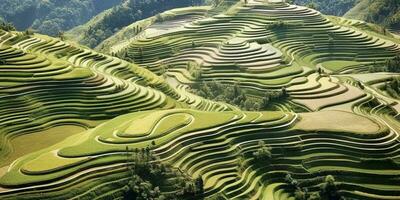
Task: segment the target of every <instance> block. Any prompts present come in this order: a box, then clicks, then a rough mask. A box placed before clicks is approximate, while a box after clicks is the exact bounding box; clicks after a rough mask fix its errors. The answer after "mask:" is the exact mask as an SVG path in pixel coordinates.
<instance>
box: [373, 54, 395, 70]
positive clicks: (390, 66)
mask: <svg viewBox="0 0 400 200" xmlns="http://www.w3.org/2000/svg"><path fill="white" fill-rule="evenodd" d="M368 71H369V72H393V73H400V55H397V56H396V57H394V58H392V59H387V60H386V61H385V62H379V63H378V62H376V61H375V62H374V63H373V64H372V65H371V66H370V68H369V69H368Z"/></svg>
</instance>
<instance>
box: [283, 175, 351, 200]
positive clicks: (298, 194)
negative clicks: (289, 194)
mask: <svg viewBox="0 0 400 200" xmlns="http://www.w3.org/2000/svg"><path fill="white" fill-rule="evenodd" d="M285 183H286V185H287V187H288V189H289V190H290V191H293V192H294V198H295V199H296V200H344V197H342V196H340V194H339V192H338V191H339V189H338V185H337V184H336V183H335V178H334V177H333V176H332V175H328V176H326V177H325V178H324V181H323V183H322V184H321V185H320V190H319V191H317V192H309V191H308V189H307V188H305V187H301V184H300V182H299V181H298V180H296V179H294V178H293V177H292V175H291V174H287V175H286V177H285Z"/></svg>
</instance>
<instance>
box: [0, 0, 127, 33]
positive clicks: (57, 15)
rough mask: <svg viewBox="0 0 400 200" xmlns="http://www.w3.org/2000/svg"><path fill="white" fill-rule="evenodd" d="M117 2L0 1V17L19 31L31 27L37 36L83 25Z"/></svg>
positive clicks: (82, 0) (79, 0)
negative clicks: (11, 23)
mask: <svg viewBox="0 0 400 200" xmlns="http://www.w3.org/2000/svg"><path fill="white" fill-rule="evenodd" d="M120 2H121V0H107V1H103V0H68V1H60V0H46V1H42V0H2V2H1V4H0V17H2V18H4V19H5V20H7V21H10V22H13V23H14V24H15V26H16V27H17V28H18V29H20V30H25V29H27V28H30V27H31V28H34V29H35V30H37V31H38V32H40V33H44V34H49V35H53V36H54V35H56V34H57V33H58V32H59V31H65V30H68V29H70V28H72V27H75V26H77V25H80V24H83V23H85V22H86V21H88V20H89V19H91V18H92V17H93V16H95V15H96V14H98V13H99V12H101V11H103V10H105V9H108V8H110V7H112V6H114V5H116V4H118V3H120Z"/></svg>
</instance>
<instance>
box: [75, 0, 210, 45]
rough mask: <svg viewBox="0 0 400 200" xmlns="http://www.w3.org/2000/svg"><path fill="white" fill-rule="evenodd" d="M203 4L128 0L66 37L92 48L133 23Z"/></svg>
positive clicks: (188, 0) (199, 1)
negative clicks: (181, 8) (166, 12)
mask: <svg viewBox="0 0 400 200" xmlns="http://www.w3.org/2000/svg"><path fill="white" fill-rule="evenodd" d="M203 2H204V1H203V0H194V1H193V0H172V1H166V0H154V1H151V2H148V1H136V0H128V1H124V2H123V3H122V4H120V5H118V6H115V7H114V8H112V9H110V10H107V11H104V12H103V13H100V14H99V15H98V16H96V17H95V18H94V19H93V20H91V21H89V22H88V23H87V24H84V25H82V26H78V27H76V28H74V29H72V30H70V31H68V33H67V35H70V38H71V39H73V40H75V41H76V42H79V43H81V44H83V45H86V46H89V47H92V48H94V47H96V46H97V45H98V44H100V43H101V42H102V41H104V40H105V39H107V38H108V37H110V36H112V35H113V34H115V33H116V32H117V31H119V30H120V29H122V28H124V27H125V26H127V25H129V24H131V23H133V22H135V21H139V20H142V19H145V18H148V17H151V16H154V15H156V14H157V13H161V12H164V11H166V10H170V9H172V8H179V7H187V6H190V5H198V4H202V3H203ZM160 5H163V6H160Z"/></svg>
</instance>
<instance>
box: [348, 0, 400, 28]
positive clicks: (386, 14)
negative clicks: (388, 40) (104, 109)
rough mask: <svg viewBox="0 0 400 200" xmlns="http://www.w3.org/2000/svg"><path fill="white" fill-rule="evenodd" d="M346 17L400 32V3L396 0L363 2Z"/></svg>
mask: <svg viewBox="0 0 400 200" xmlns="http://www.w3.org/2000/svg"><path fill="white" fill-rule="evenodd" d="M344 16H345V17H347V18H351V19H358V20H363V21H367V22H371V23H375V24H380V25H382V26H385V27H387V28H392V29H395V30H399V29H400V2H399V1H396V0H376V1H372V0H362V1H360V2H359V3H358V4H357V5H356V6H355V7H354V8H352V9H351V10H349V11H348V12H347V13H346V14H345V15H344Z"/></svg>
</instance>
